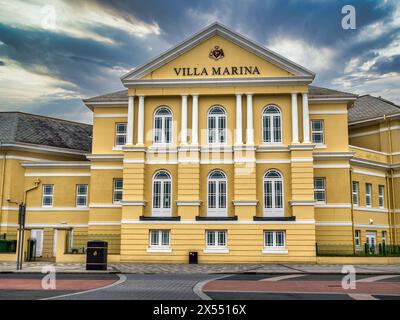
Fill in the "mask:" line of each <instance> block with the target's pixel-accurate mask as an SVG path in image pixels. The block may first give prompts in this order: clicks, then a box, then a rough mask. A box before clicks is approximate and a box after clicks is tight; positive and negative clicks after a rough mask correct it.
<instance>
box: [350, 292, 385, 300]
mask: <svg viewBox="0 0 400 320" xmlns="http://www.w3.org/2000/svg"><path fill="white" fill-rule="evenodd" d="M349 297H350V298H352V299H354V300H379V299H377V298H375V297H373V296H372V295H370V294H364V293H349Z"/></svg>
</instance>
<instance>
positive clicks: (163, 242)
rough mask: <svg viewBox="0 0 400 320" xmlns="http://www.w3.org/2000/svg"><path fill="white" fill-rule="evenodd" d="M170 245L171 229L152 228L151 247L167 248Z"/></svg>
mask: <svg viewBox="0 0 400 320" xmlns="http://www.w3.org/2000/svg"><path fill="white" fill-rule="evenodd" d="M169 247H170V231H169V230H150V248H155V249H165V248H169Z"/></svg>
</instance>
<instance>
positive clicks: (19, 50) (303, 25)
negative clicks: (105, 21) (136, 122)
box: [0, 0, 400, 116]
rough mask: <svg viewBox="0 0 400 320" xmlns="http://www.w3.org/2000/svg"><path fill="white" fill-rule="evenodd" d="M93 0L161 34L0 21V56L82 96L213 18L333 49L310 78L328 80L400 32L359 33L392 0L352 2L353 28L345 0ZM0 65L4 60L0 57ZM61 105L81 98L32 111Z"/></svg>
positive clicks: (378, 67)
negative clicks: (86, 35) (345, 24)
mask: <svg viewBox="0 0 400 320" xmlns="http://www.w3.org/2000/svg"><path fill="white" fill-rule="evenodd" d="M71 1H72V2H71V3H72V4H73V6H74V7H75V8H76V10H79V8H80V6H83V5H84V4H82V1H77V0H71ZM94 2H96V3H97V5H98V6H99V8H101V10H103V11H104V12H107V13H112V14H114V15H116V16H119V17H122V18H124V19H125V20H126V21H128V22H132V21H133V20H134V19H136V20H137V21H143V22H144V23H147V24H153V23H156V24H157V25H158V26H159V27H160V31H161V33H160V35H156V34H150V35H146V36H144V37H138V36H135V35H132V34H129V33H127V32H123V31H121V30H120V29H116V28H113V27H106V26H101V25H94V24H91V25H87V26H86V28H87V29H86V30H87V31H90V32H92V33H96V34H98V35H100V36H102V37H106V38H109V39H112V40H113V41H114V43H112V44H111V43H105V42H99V41H95V40H90V39H81V38H76V37H72V36H68V35H67V34H65V33H56V32H51V31H49V30H42V29H33V28H22V27H18V26H15V25H13V26H11V25H6V24H1V23H0V41H1V42H0V44H1V43H3V44H1V45H0V57H1V58H3V59H4V60H5V61H8V60H7V59H10V60H13V61H15V62H16V63H17V64H18V65H19V66H22V67H23V68H24V69H26V70H28V71H31V72H35V73H39V74H45V75H49V76H51V77H54V78H57V79H61V80H65V81H66V82H68V83H71V84H73V85H74V86H75V89H74V90H76V91H78V92H77V93H78V94H80V95H81V96H83V97H87V96H93V95H97V94H101V93H104V92H109V91H113V90H118V89H120V88H121V86H122V85H121V82H120V80H119V77H120V76H121V75H122V73H123V70H128V69H131V68H133V67H135V66H138V65H140V64H142V63H144V62H146V61H147V60H149V59H151V58H153V57H154V56H156V55H158V54H160V53H161V52H163V51H164V50H166V49H168V48H169V47H170V46H172V45H175V44H176V43H178V42H180V41H182V40H184V39H185V38H187V37H189V36H191V35H192V34H193V33H195V32H198V31H199V29H201V28H204V27H205V26H206V24H208V23H209V22H212V20H218V21H220V22H221V23H223V24H226V25H227V26H228V27H231V28H232V29H234V30H237V31H239V32H240V33H242V34H244V35H247V36H249V37H250V38H252V39H254V40H256V41H258V42H260V43H262V44H267V43H269V42H270V41H272V40H274V39H284V38H286V39H300V40H302V41H304V42H305V43H308V44H310V45H312V46H313V47H316V48H319V47H327V48H330V49H332V50H334V51H335V61H334V67H332V68H330V69H328V70H324V71H323V72H319V73H318V74H317V78H316V84H319V85H326V86H330V83H331V82H332V80H333V79H335V78H340V77H345V76H351V75H345V74H344V69H345V66H346V64H347V63H348V62H349V61H351V60H352V59H354V58H356V57H357V58H359V59H360V60H361V61H369V60H371V59H372V58H376V57H377V52H378V51H379V50H382V49H384V48H386V47H387V46H389V45H390V44H391V43H392V42H393V41H394V40H395V39H396V37H399V33H400V31H399V30H398V29H397V30H393V29H391V28H387V30H380V31H381V35H380V36H379V37H371V39H357V37H359V36H360V34H361V32H362V30H363V29H364V28H365V27H366V26H369V25H372V24H374V23H377V22H381V23H383V25H387V24H388V23H389V22H390V19H391V16H392V14H393V12H394V11H395V7H394V6H395V5H396V1H386V2H382V1H378V0H376V1H372V0H352V1H351V4H352V5H353V6H354V7H355V8H356V13H357V29H356V30H343V29H342V27H341V20H342V17H343V15H342V14H341V8H342V7H343V6H344V5H346V4H348V1H347V0H346V1H345V0H338V1H322V0H309V1H296V0H289V1H281V0H280V1H278V0H271V1H264V0H220V1H216V0H194V1H187V0H168V1H165V0H146V1H123V0H120V1H106V0H96V1H93V2H91V4H93V3H94ZM136 20H135V21H136ZM316 59H318V57H316ZM1 65H4V62H2V61H0V66H1ZM399 65H400V58H399V56H393V57H388V58H387V59H378V60H377V62H376V63H375V65H373V66H372V68H371V70H372V71H374V72H375V73H381V74H384V73H388V72H394V71H397V72H400V70H399V69H400V68H399ZM305 67H309V66H307V65H305ZM69 89H71V88H69ZM6 101H7V99H5V101H4V102H5V103H6ZM63 104H66V105H68V106H70V107H71V108H72V107H73V106H76V105H77V104H80V105H81V106H82V103H81V102H79V100H69V101H65V100H57V99H55V100H52V101H51V100H49V101H48V103H45V104H44V105H43V102H41V104H40V105H36V107H35V104H34V102H33V104H32V106H33V107H35V108H36V109H35V110H36V111H38V112H42V111H43V110H45V111H46V112H49V113H50V114H51V115H54V116H56V115H57V114H58V112H59V115H62V114H63V112H64V110H65V108H62V107H61V106H62V105H63ZM32 106H30V107H32ZM51 106H54V108H52V107H51ZM21 108H23V106H21ZM83 110H86V109H83ZM83 110H81V111H82V112H83ZM71 116H73V114H72V113H71Z"/></svg>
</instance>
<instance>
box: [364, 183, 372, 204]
mask: <svg viewBox="0 0 400 320" xmlns="http://www.w3.org/2000/svg"><path fill="white" fill-rule="evenodd" d="M368 189H369V190H368ZM368 200H369V204H368ZM365 206H366V207H367V208H371V207H372V183H366V184H365Z"/></svg>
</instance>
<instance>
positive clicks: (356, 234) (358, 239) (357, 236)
mask: <svg viewBox="0 0 400 320" xmlns="http://www.w3.org/2000/svg"><path fill="white" fill-rule="evenodd" d="M357 242H358V243H357ZM354 244H355V246H356V248H360V247H361V230H358V229H357V230H354Z"/></svg>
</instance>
